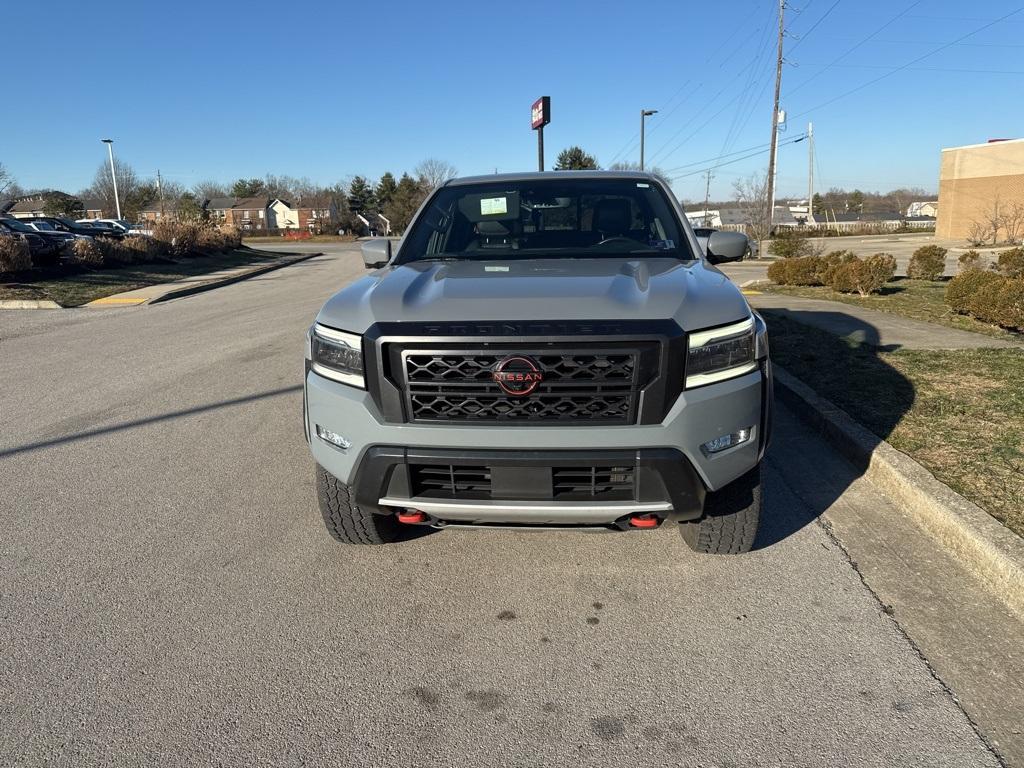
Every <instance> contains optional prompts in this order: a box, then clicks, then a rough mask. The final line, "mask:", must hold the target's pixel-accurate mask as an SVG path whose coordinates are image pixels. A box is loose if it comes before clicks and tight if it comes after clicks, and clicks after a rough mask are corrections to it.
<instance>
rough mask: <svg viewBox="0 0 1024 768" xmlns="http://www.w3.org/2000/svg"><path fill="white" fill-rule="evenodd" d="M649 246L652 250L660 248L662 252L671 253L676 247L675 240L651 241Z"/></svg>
mask: <svg viewBox="0 0 1024 768" xmlns="http://www.w3.org/2000/svg"><path fill="white" fill-rule="evenodd" d="M649 244H650V246H651V247H652V248H660V249H661V250H663V251H671V250H672V249H673V248H675V247H676V242H675V240H651V241H650V243H649Z"/></svg>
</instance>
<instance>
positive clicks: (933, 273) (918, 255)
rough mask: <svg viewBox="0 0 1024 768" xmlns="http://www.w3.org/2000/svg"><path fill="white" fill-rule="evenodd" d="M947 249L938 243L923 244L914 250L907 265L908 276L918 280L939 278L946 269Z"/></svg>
mask: <svg viewBox="0 0 1024 768" xmlns="http://www.w3.org/2000/svg"><path fill="white" fill-rule="evenodd" d="M946 253H947V251H946V249H945V248H940V247H939V246H937V245H923V246H921V247H920V248H918V249H917V250H916V251H914V255H913V256H911V257H910V265H909V266H908V267H907V277H912V278H914V279H916V280H932V281H935V280H939V279H941V278H942V273H943V272H945V271H946Z"/></svg>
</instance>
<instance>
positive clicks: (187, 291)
mask: <svg viewBox="0 0 1024 768" xmlns="http://www.w3.org/2000/svg"><path fill="white" fill-rule="evenodd" d="M316 256H323V252H317V253H304V254H302V255H301V256H295V257H293V258H289V259H284V260H281V261H275V262H274V263H273V264H265V265H264V266H262V267H256V268H255V269H250V270H249V271H248V272H242V273H240V274H237V275H231V276H230V277H222V278H220V279H219V280H210V281H208V282H205V283H196V284H195V285H190V286H188V287H186V288H178V289H176V290H173V291H168V292H167V293H164V294H161V295H160V296H157V297H155V298H152V299H150V300H149V301H148V302H147V303H148V304H158V303H159V302H161V301H170V300H171V299H180V298H183V297H185V296H191V295H193V294H196V293H203V292H204V291H212V290H213V289H214V288H222V287H224V286H225V285H231V284H232V283H240V282H241V281H243V280H248V279H249V278H250V277H256V276H258V275H265V274H266V273H267V272H273V271H274V270H275V269H281V268H283V267H290V266H291V265H292V264H298V263H299V262H300V261H306V260H308V259H312V258H314V257H316Z"/></svg>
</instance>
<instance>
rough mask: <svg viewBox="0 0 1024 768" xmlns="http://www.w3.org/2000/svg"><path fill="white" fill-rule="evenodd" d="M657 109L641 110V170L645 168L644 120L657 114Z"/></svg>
mask: <svg viewBox="0 0 1024 768" xmlns="http://www.w3.org/2000/svg"><path fill="white" fill-rule="evenodd" d="M657 113H658V110H656V109H641V110H640V170H641V171H642V170H643V169H644V121H645V120H646V119H647V118H648V117H650V116H651V115H654V114H657Z"/></svg>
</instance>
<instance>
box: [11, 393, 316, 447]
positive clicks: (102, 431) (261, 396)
mask: <svg viewBox="0 0 1024 768" xmlns="http://www.w3.org/2000/svg"><path fill="white" fill-rule="evenodd" d="M301 391H302V385H301V384H295V385H293V386H290V387H279V388H278V389H268V390H266V391H265V392H257V393H255V394H252V395H245V396H243V397H233V398H230V399H228V400H219V401H217V402H216V403H207V404H206V405H197V406H194V407H192V408H183V409H181V410H177V411H169V412H167V413H160V414H157V415H156V416H147V417H145V418H141V419H133V420H132V421H122V422H118V423H117V424H109V425H107V426H105V427H95V428H93V429H86V430H82V431H80V432H72V433H71V434H67V435H61V436H59V437H53V438H49V439H46V440H37V441H36V442H32V443H25V444H24V445H17V446H15V447H13V448H5V449H0V459H2V458H5V457H7V456H14V455H16V454H19V453H28V452H30V451H38V450H42V449H45V448H51V447H53V446H55V445H62V444H67V443H75V442H78V441H80V440H88V439H89V438H93V437H98V436H100V435H108V434H111V433H113V432H122V431H124V430H127V429H135V428H136V427H144V426H147V425H149V424H159V423H160V422H163V421H170V420H171V419H178V418H182V417H183V416H193V415H195V414H198V413H206V412H207V411H215V410H218V409H220V408H228V407H230V406H233V405H241V404H242V403H252V402H257V401H260V400H267V399H268V398H272V397H279V396H280V395H288V394H292V393H295V392H301Z"/></svg>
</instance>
